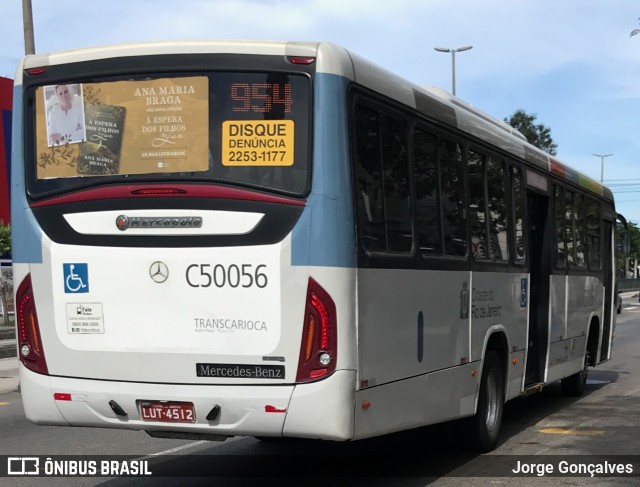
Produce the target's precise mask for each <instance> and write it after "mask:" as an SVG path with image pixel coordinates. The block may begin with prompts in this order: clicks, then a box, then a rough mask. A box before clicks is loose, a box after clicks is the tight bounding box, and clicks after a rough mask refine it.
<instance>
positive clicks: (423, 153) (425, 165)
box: [414, 129, 442, 255]
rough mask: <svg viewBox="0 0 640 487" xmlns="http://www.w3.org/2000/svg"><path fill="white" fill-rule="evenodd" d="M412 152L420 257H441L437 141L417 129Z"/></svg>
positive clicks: (432, 136) (433, 136)
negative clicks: (413, 151) (413, 153)
mask: <svg viewBox="0 0 640 487" xmlns="http://www.w3.org/2000/svg"><path fill="white" fill-rule="evenodd" d="M414 150H415V155H414V170H415V173H414V178H415V185H416V213H417V216H418V241H419V242H420V252H422V254H423V255H442V223H441V215H440V202H439V198H438V193H439V191H438V181H439V178H438V138H437V137H436V136H435V135H433V134H429V133H427V132H425V131H423V130H419V129H418V130H416V131H415V133H414Z"/></svg>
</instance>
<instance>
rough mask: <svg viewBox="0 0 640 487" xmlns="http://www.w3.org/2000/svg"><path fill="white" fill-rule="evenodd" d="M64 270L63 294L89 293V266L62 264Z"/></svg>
mask: <svg viewBox="0 0 640 487" xmlns="http://www.w3.org/2000/svg"><path fill="white" fill-rule="evenodd" d="M62 265H63V269H64V292H65V293H66V294H69V293H72V294H78V293H88V292H89V265H88V264H62Z"/></svg>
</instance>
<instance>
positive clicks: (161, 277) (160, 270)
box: [149, 260, 169, 284]
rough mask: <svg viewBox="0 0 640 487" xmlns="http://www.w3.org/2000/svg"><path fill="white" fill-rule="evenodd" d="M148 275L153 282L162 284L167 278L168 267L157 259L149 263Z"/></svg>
mask: <svg viewBox="0 0 640 487" xmlns="http://www.w3.org/2000/svg"><path fill="white" fill-rule="evenodd" d="M149 275H150V276H151V279H152V280H153V281H154V282H157V283H158V284H162V283H163V282H164V281H166V280H167V279H169V268H168V267H167V264H165V263H164V262H160V261H159V260H157V261H155V262H154V263H153V264H151V267H149Z"/></svg>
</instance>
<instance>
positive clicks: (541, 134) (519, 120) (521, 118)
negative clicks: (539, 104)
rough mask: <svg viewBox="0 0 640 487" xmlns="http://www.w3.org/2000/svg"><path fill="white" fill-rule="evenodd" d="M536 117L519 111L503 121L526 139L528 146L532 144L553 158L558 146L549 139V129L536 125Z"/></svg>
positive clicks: (539, 124)
mask: <svg viewBox="0 0 640 487" xmlns="http://www.w3.org/2000/svg"><path fill="white" fill-rule="evenodd" d="M536 117H537V115H529V114H528V113H527V112H525V111H524V110H522V109H519V110H516V111H515V113H514V114H513V115H511V117H510V118H505V119H504V121H505V122H507V123H508V124H509V125H511V126H512V127H513V128H515V129H517V130H518V131H520V133H521V134H522V135H524V136H525V137H526V138H527V140H528V141H529V143H530V144H533V145H535V146H536V147H537V148H538V149H542V150H543V151H545V152H547V153H549V154H551V155H552V156H555V155H556V149H557V148H558V146H557V145H556V144H555V143H554V142H553V139H552V138H551V129H549V128H548V127H545V126H544V124H541V123H538V124H536V123H535V121H536Z"/></svg>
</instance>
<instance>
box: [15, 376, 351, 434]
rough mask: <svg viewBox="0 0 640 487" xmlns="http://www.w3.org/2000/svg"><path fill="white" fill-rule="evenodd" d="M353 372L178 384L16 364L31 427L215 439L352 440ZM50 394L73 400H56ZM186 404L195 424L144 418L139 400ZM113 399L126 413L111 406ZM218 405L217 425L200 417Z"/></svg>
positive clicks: (26, 413)
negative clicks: (284, 380) (275, 381)
mask: <svg viewBox="0 0 640 487" xmlns="http://www.w3.org/2000/svg"><path fill="white" fill-rule="evenodd" d="M354 384H355V372H353V371H337V372H335V373H334V374H333V375H332V376H331V377H328V378H327V379H325V380H323V381H319V382H316V383H312V384H303V385H274V386H233V385H228V386H225V385H208V386H200V385H198V386H196V385H180V384H149V383H135V382H115V381H103V380H100V381H99V380H88V379H72V378H65V377H51V376H45V375H40V374H36V373H33V372H31V371H30V370H28V369H26V368H25V367H24V366H23V365H22V364H21V365H20V387H21V391H22V399H23V405H24V410H25V415H26V417H27V419H29V420H30V421H32V422H34V423H36V424H47V425H60V426H84V427H97V428H121V429H132V430H146V431H165V432H180V433H193V434H202V435H217V436H282V435H283V434H284V435H285V436H300V437H307V438H318V439H330V440H345V439H349V438H352V437H353V404H354V403H353V398H354ZM55 393H64V394H68V395H70V397H71V400H55V399H54V394H55ZM139 400H159V401H188V402H192V403H193V404H194V408H195V416H196V421H195V423H164V422H156V421H143V420H142V419H141V418H140V411H139V410H138V406H137V401H139ZM110 401H115V402H116V403H117V404H118V405H119V406H120V407H121V408H122V409H124V411H126V413H127V416H124V417H123V416H118V415H117V414H115V413H114V411H113V410H112V409H111V407H110V406H109V402H110ZM216 405H217V406H219V407H220V413H219V414H218V416H217V417H216V419H215V420H211V421H210V420H207V419H206V416H207V415H208V414H209V412H210V411H211V410H212V408H214V406H216Z"/></svg>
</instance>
